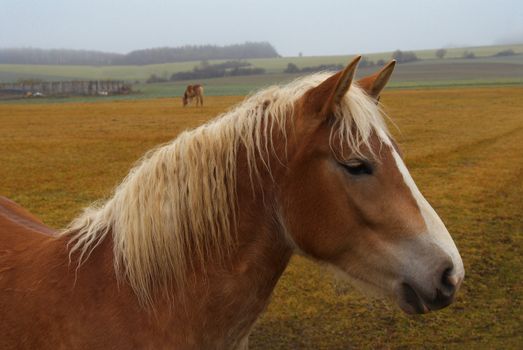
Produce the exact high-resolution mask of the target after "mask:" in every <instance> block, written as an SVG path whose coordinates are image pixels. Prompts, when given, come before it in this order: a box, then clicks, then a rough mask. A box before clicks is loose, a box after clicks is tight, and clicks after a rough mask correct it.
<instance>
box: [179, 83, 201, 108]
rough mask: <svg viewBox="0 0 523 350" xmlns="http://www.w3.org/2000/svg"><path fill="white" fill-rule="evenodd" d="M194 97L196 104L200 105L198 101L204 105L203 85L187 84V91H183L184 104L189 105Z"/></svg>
mask: <svg viewBox="0 0 523 350" xmlns="http://www.w3.org/2000/svg"><path fill="white" fill-rule="evenodd" d="M193 98H196V106H198V103H199V104H200V106H203V86H201V85H199V84H196V85H187V88H185V92H184V93H183V98H182V102H183V106H184V107H185V106H187V105H188V104H189V103H191V101H192V100H193Z"/></svg>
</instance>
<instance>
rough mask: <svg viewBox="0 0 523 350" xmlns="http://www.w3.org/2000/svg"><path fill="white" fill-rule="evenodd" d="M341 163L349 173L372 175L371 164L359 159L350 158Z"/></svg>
mask: <svg viewBox="0 0 523 350" xmlns="http://www.w3.org/2000/svg"><path fill="white" fill-rule="evenodd" d="M341 165H342V166H343V168H344V169H345V170H346V171H347V172H348V173H349V174H351V175H372V166H371V165H370V164H369V163H368V162H366V161H364V160H361V159H351V160H349V161H347V162H346V163H341Z"/></svg>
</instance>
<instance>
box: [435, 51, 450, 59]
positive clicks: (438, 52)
mask: <svg viewBox="0 0 523 350" xmlns="http://www.w3.org/2000/svg"><path fill="white" fill-rule="evenodd" d="M446 54H447V50H445V49H438V50H436V52H435V55H436V57H437V58H439V59H440V60H441V59H442V58H443V57H445V55H446Z"/></svg>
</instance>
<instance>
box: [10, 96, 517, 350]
mask: <svg viewBox="0 0 523 350" xmlns="http://www.w3.org/2000/svg"><path fill="white" fill-rule="evenodd" d="M241 99H242V97H208V98H207V99H206V104H207V105H206V106H205V107H204V108H202V109H198V108H186V109H182V108H181V103H180V101H179V99H157V100H139V101H113V102H95V103H63V104H30V105H24V104H16V105H14V104H12V105H11V104H0V194H1V195H4V196H8V197H10V198H12V199H14V200H15V201H17V202H19V203H20V204H22V205H23V206H25V207H26V208H28V209H29V210H31V211H32V212H33V213H35V214H37V215H38V216H39V217H40V218H42V219H43V220H44V222H46V223H47V224H49V225H51V226H54V227H61V226H64V225H65V224H66V223H67V222H68V221H69V220H71V219H72V218H73V217H74V216H75V215H77V214H78V213H79V211H80V209H81V208H82V207H84V206H86V205H88V204H89V203H91V202H92V201H94V200H97V199H100V198H104V197H105V196H107V195H108V194H110V191H111V189H112V188H113V187H114V186H115V185H116V184H118V183H119V182H120V181H121V180H122V178H123V177H124V175H125V174H126V173H127V171H128V169H129V168H130V166H131V165H132V164H133V162H135V161H136V160H137V159H138V158H139V157H140V156H141V155H142V154H143V153H144V152H145V151H146V150H148V149H150V148H152V147H154V146H155V145H158V144H160V143H163V142H166V141H168V140H170V139H171V138H173V137H175V136H176V134H177V133H179V132H180V131H181V130H183V129H186V128H188V127H195V126H197V125H199V124H201V123H203V122H205V121H206V120H208V119H209V118H211V117H212V116H215V115H216V114H218V113H219V112H222V111H225V110H226V109H227V108H228V107H229V106H231V105H232V104H234V103H237V102H239V101H241ZM382 102H383V103H384V104H385V106H386V109H387V112H388V114H389V115H390V116H391V117H392V119H393V120H394V122H395V123H396V124H397V126H398V127H399V131H398V130H396V129H393V133H394V134H395V135H396V137H397V139H398V141H399V143H400V145H401V146H402V148H403V151H404V153H405V157H406V162H407V164H408V165H409V167H410V169H411V172H412V174H413V177H414V179H415V180H416V181H417V184H418V186H419V187H420V189H421V190H422V192H424V194H425V195H426V197H427V199H428V200H429V201H430V202H431V203H432V204H433V206H434V208H435V209H436V210H437V211H438V212H439V214H440V215H441V217H442V218H443V220H444V221H445V223H446V224H447V227H448V229H449V231H450V232H451V234H452V235H453V237H454V239H455V241H456V244H457V246H458V248H459V249H460V251H461V255H462V258H463V261H464V263H465V269H466V274H467V275H466V278H465V283H464V285H463V288H462V290H461V292H460V294H459V298H458V300H457V302H456V303H455V304H454V305H452V306H451V307H449V308H447V309H444V310H442V311H440V312H436V313H431V314H428V315H424V316H415V317H412V316H406V315H404V314H403V313H402V312H401V311H399V310H398V309H397V308H396V307H394V306H392V305H389V304H387V303H384V302H382V301H371V300H368V299H366V298H365V297H363V296H361V295H360V294H359V292H356V291H354V290H353V289H352V288H350V287H348V286H346V285H345V284H344V283H342V282H336V281H335V280H334V279H333V277H332V276H331V275H330V273H329V272H328V271H327V269H325V268H323V267H319V266H317V265H315V264H313V263H312V262H309V261H307V260H305V259H302V258H294V259H293V260H292V262H291V265H290V266H289V268H288V269H287V271H286V272H285V274H284V276H283V278H282V279H281V280H280V282H279V284H278V286H277V288H276V291H275V293H274V296H273V299H272V302H271V304H270V306H269V308H268V310H267V312H266V313H265V314H264V316H263V317H262V318H261V319H260V321H259V322H258V324H257V326H256V328H255V329H254V331H253V334H252V336H251V348H253V349H347V348H385V349H388V348H394V349H397V348H464V349H470V348H475V349H477V348H485V349H494V348H496V349H512V348H514V349H515V348H521V345H522V344H523V316H522V315H523V307H522V299H523V282H522V277H521V276H522V274H523V257H522V253H523V252H522V238H523V88H521V87H506V88H503V87H497V88H467V89H464V88H463V89H433V90H428V89H427V90H403V91H400V90H393V91H389V92H387V93H385V95H384V96H383V98H382Z"/></svg>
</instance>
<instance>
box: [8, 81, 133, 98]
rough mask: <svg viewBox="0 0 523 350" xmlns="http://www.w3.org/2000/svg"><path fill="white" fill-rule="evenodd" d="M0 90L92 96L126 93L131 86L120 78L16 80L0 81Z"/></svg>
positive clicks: (28, 93) (24, 93) (48, 94)
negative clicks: (9, 81) (10, 81)
mask: <svg viewBox="0 0 523 350" xmlns="http://www.w3.org/2000/svg"><path fill="white" fill-rule="evenodd" d="M2 92H3V93H9V94H23V95H26V96H29V95H37V96H41V95H43V96H71V95H85V96H94V95H115V94H126V93H129V92H131V86H130V85H129V84H126V83H125V82H124V81H122V80H88V81H80V80H73V81H45V82H18V83H0V94H1V93H2Z"/></svg>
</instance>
